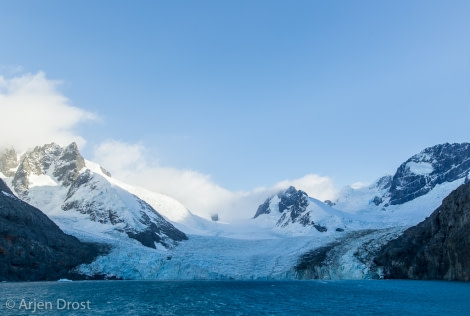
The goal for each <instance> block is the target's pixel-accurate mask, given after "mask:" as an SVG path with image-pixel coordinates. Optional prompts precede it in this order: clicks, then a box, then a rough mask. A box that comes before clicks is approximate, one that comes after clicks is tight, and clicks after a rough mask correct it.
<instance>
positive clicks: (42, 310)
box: [0, 280, 470, 316]
mask: <svg viewBox="0 0 470 316" xmlns="http://www.w3.org/2000/svg"><path fill="white" fill-rule="evenodd" d="M0 304H1V305H0V315H139V316H140V315H184V316H187V315H399V316H402V315H470V283H464V282H444V281H442V282H441V281H404V280H361V281H343V280H342V281H318V280H313V281H73V282H24V283H0Z"/></svg>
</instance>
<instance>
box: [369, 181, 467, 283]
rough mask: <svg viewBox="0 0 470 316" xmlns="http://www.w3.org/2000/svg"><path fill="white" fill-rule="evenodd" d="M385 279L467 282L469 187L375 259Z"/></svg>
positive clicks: (458, 189)
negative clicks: (381, 268)
mask: <svg viewBox="0 0 470 316" xmlns="http://www.w3.org/2000/svg"><path fill="white" fill-rule="evenodd" d="M375 262H376V264H377V265H379V266H382V267H383V274H384V277H385V278H393V279H443V280H464V281H469V280H470V183H467V184H464V185H461V186H460V187H459V188H457V189H456V190H454V191H453V192H452V193H451V194H449V196H448V197H446V198H445V199H444V201H443V202H442V205H441V206H440V207H439V208H437V209H436V210H435V211H434V212H433V213H432V214H431V216H429V217H428V218H427V219H426V220H424V221H423V222H421V223H419V224H418V225H417V226H414V227H412V228H409V229H408V230H406V231H405V232H404V233H403V235H401V236H400V237H399V238H397V239H395V240H392V241H390V242H389V243H388V244H387V245H385V246H384V247H383V248H382V249H381V251H380V253H379V254H378V255H377V257H376V258H375Z"/></svg>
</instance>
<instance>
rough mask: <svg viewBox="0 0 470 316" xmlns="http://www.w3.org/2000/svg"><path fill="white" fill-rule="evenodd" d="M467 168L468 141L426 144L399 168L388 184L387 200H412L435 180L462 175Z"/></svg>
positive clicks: (468, 156)
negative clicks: (426, 146) (424, 147)
mask: <svg viewBox="0 0 470 316" xmlns="http://www.w3.org/2000/svg"><path fill="white" fill-rule="evenodd" d="M469 171H470V144H469V143H462V144H448V143H446V144H441V145H436V146H433V147H429V148H426V149H424V150H423V151H422V152H420V153H419V154H417V155H414V156H413V157H411V158H410V159H408V160H407V161H406V162H404V163H403V164H401V165H400V167H399V168H398V170H397V172H396V173H395V175H394V176H393V179H392V182H391V185H390V190H389V196H390V204H392V205H394V204H403V203H406V202H408V201H411V200H413V199H415V198H417V197H420V196H422V195H425V194H426V193H428V192H429V191H431V190H432V189H433V188H434V187H435V186H436V185H438V184H441V183H444V182H452V181H455V180H457V179H461V178H465V177H466V176H468V174H469Z"/></svg>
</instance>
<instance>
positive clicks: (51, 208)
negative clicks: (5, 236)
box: [0, 144, 470, 280]
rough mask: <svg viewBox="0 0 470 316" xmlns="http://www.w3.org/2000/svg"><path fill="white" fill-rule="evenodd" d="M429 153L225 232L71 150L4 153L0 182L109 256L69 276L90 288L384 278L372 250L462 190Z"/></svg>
mask: <svg viewBox="0 0 470 316" xmlns="http://www.w3.org/2000/svg"><path fill="white" fill-rule="evenodd" d="M467 147H468V146H466V145H465V146H464V149H465V150H464V152H466V151H467ZM446 148H447V149H448V148H450V149H452V150H453V149H455V148H458V149H459V148H460V147H458V146H457V147H456V146H441V147H438V149H436V151H437V152H438V155H437V154H436V155H437V157H439V159H440V160H439V161H444V162H445V161H447V160H446V157H445V155H444V156H443V153H442V151H443V150H444V149H446ZM469 148H470V147H469ZM461 151H462V150H461ZM433 153H434V151H433V150H430V149H426V150H425V151H423V152H422V153H421V154H418V155H415V156H413V157H412V159H411V158H410V160H408V161H407V162H405V163H404V164H402V167H400V168H401V169H400V168H399V169H398V171H397V174H399V171H400V172H402V174H403V178H399V179H397V174H395V175H394V176H391V175H386V176H383V177H381V178H379V179H378V180H377V181H376V182H374V183H373V184H371V185H369V186H354V185H353V186H347V187H345V188H343V189H342V190H341V192H340V193H339V196H338V198H337V199H336V200H334V201H329V202H328V203H324V202H322V201H319V200H317V199H315V198H313V197H309V196H308V195H307V194H306V193H305V192H302V191H301V190H297V189H295V188H293V187H292V188H289V189H287V190H285V191H281V192H279V193H278V194H275V195H273V196H271V197H268V198H267V199H266V201H265V203H263V204H262V205H260V207H259V208H258V211H256V210H253V218H245V219H239V220H232V221H230V222H223V221H211V220H208V219H205V218H202V217H199V216H197V215H195V214H193V213H192V212H191V211H190V210H188V209H187V208H186V207H185V206H184V205H183V204H181V203H180V202H178V201H177V200H175V199H173V198H172V197H169V196H167V195H164V194H160V193H157V192H152V191H149V190H147V189H145V188H140V187H136V186H132V185H129V184H127V183H124V182H122V181H120V180H118V179H115V178H114V177H112V176H111V175H110V174H109V172H107V171H106V170H105V169H104V168H102V166H100V165H98V164H96V163H94V162H92V161H88V160H86V159H84V158H83V157H81V155H80V153H79V152H78V149H77V147H76V145H74V144H71V145H69V146H67V147H65V148H62V147H60V146H58V145H56V144H49V145H45V146H38V147H37V148H35V149H34V150H32V151H29V152H27V153H23V154H21V155H18V157H17V159H16V160H15V159H12V158H11V157H12V154H11V152H9V153H8V154H9V156H8V159H9V160H8V162H9V163H8V164H6V163H5V164H4V165H5V168H4V170H3V169H2V170H0V177H1V178H3V179H4V180H5V182H6V183H7V184H8V186H9V187H10V188H11V189H12V190H13V191H14V192H15V193H16V194H17V195H18V197H20V198H21V199H24V200H25V201H28V203H31V204H32V205H34V206H36V207H38V208H39V209H41V210H42V211H43V212H44V213H45V214H46V215H47V216H48V217H49V218H51V219H52V220H53V221H54V222H55V223H56V224H57V225H58V226H59V227H60V228H61V229H62V230H63V231H64V232H66V233H67V234H70V235H73V236H75V237H77V238H79V239H80V240H82V241H86V242H97V243H103V244H107V245H109V246H110V249H111V250H110V252H109V253H108V254H106V255H102V256H100V257H98V258H96V260H95V261H93V262H92V263H90V264H84V265H81V266H79V267H77V268H76V271H75V272H78V273H80V274H82V275H85V276H87V277H89V278H93V277H94V276H104V277H105V278H113V279H114V278H117V279H131V280H136V279H152V280H159V279H161V280H183V279H184V280H208V279H220V280H227V279H235V280H271V279H273V280H284V279H312V278H313V279H371V278H381V277H382V273H381V270H380V267H376V266H375V265H374V263H373V258H374V255H375V254H376V253H377V251H378V250H379V248H380V247H381V246H382V245H384V244H385V243H386V242H388V241H389V240H392V239H394V238H396V237H398V236H399V235H400V234H401V233H402V232H403V231H404V230H405V229H406V228H408V227H410V226H413V225H416V224H417V223H419V222H421V221H423V220H424V219H425V218H426V217H427V216H429V214H431V212H432V211H433V210H434V209H436V208H437V207H438V206H439V205H440V204H441V202H442V200H443V199H444V198H445V197H446V196H447V195H448V194H449V193H450V192H451V191H452V190H454V189H456V188H457V187H458V186H459V185H461V184H462V183H464V182H465V181H468V179H467V178H468V170H467V169H465V168H467V167H466V166H467V163H468V161H469V160H468V159H460V160H458V159H457V160H456V158H455V157H454V156H451V157H453V158H452V159H453V160H452V161H461V162H462V166H463V167H459V166H461V165H456V164H455V163H452V164H449V163H447V164H445V163H440V164H439V163H437V162H436V161H438V160H436V159H435V158H433V157H434V156H435V155H434V154H433ZM0 158H2V157H0ZM0 160H1V159H0ZM15 161H16V166H14V163H13V162H15ZM445 166H448V169H445V168H444V167H445ZM449 168H450V169H449ZM436 170H441V173H443V174H445V176H446V177H447V178H446V179H447V181H440V180H439V181H437V180H436V181H434V182H433V183H432V184H433V185H432V186H426V185H427V184H428V182H426V181H423V187H425V188H426V193H425V194H421V195H418V194H416V197H414V198H413V199H411V200H409V201H406V202H404V203H395V204H394V203H391V202H392V198H393V194H394V192H395V191H400V190H408V191H410V192H411V194H414V193H413V192H415V191H416V192H421V191H419V190H421V188H416V187H415V184H416V183H415V182H413V181H414V179H425V180H426V179H430V177H434V178H433V179H438V178H439V177H440V174H437V173H436V172H437V171H436ZM442 170H444V171H442ZM449 170H450V171H449ZM449 172H453V173H454V174H455V176H454V177H449ZM407 179H408V180H409V179H411V180H410V181H408V180H407ZM439 179H440V178H439ZM407 181H408V182H407ZM410 183H411V184H410ZM397 184H400V185H401V186H398V185H397ZM393 190H395V191H393ZM413 190H415V191H413ZM400 192H401V191H400Z"/></svg>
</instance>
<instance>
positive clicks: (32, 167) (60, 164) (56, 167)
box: [12, 143, 85, 199]
mask: <svg viewBox="0 0 470 316" xmlns="http://www.w3.org/2000/svg"><path fill="white" fill-rule="evenodd" d="M83 167H85V159H83V157H82V156H81V155H80V152H79V151H78V147H77V144H76V143H71V144H70V145H69V146H67V147H65V148H62V147H61V146H59V145H57V144H54V143H51V144H48V145H44V146H37V147H35V148H34V150H32V151H30V152H27V153H26V154H25V155H23V157H22V158H21V162H20V164H19V166H18V170H17V171H16V173H15V176H14V178H13V182H12V184H13V187H14V189H15V192H16V193H17V194H18V196H20V197H21V198H22V199H27V196H28V189H29V177H30V175H37V176H40V175H45V174H49V175H52V176H53V177H54V178H56V179H57V180H58V181H59V182H60V183H61V184H62V185H64V186H68V185H70V184H71V183H72V182H73V181H74V180H75V179H76V178H77V177H78V175H79V172H80V170H81V169H82V168H83Z"/></svg>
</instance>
